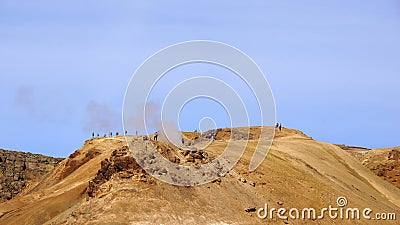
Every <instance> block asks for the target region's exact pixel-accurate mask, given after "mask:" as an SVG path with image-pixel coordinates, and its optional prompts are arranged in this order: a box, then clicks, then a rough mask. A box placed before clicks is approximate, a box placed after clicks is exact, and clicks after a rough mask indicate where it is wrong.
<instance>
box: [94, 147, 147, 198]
mask: <svg viewBox="0 0 400 225" xmlns="http://www.w3.org/2000/svg"><path fill="white" fill-rule="evenodd" d="M145 173H146V172H145V171H144V170H143V169H142V168H141V167H140V166H139V164H137V163H136V161H135V159H134V158H133V156H132V154H131V152H130V151H129V149H128V147H127V146H124V147H123V148H121V149H117V150H114V151H113V153H112V154H111V157H110V159H105V160H103V161H101V168H100V169H99V170H98V172H97V174H96V176H95V178H94V179H93V180H91V181H89V187H88V189H87V194H88V196H89V197H94V196H96V194H97V192H98V190H99V188H100V186H101V185H102V184H104V183H106V182H107V181H108V180H110V179H111V177H112V176H113V175H114V174H117V175H119V176H120V178H129V177H132V176H133V175H142V176H143V175H145Z"/></svg>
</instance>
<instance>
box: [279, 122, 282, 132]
mask: <svg viewBox="0 0 400 225" xmlns="http://www.w3.org/2000/svg"><path fill="white" fill-rule="evenodd" d="M279 131H282V124H281V123H280V124H279Z"/></svg>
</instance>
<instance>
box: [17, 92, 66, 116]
mask: <svg viewBox="0 0 400 225" xmlns="http://www.w3.org/2000/svg"><path fill="white" fill-rule="evenodd" d="M14 97H15V98H14V102H15V105H16V106H17V107H18V108H20V109H22V110H23V111H24V112H26V113H27V114H28V115H30V116H32V117H34V118H35V119H38V120H40V121H52V120H58V119H60V118H64V117H65V116H67V115H69V114H71V113H72V107H70V106H69V104H68V103H66V101H65V99H61V96H60V95H59V93H57V92H55V91H49V90H38V89H36V88H34V87H32V86H22V87H19V88H17V89H16V92H15V96H14Z"/></svg>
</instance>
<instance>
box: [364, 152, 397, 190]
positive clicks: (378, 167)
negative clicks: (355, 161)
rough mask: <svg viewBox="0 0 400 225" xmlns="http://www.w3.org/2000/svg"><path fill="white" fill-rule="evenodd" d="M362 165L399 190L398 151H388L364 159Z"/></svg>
mask: <svg viewBox="0 0 400 225" xmlns="http://www.w3.org/2000/svg"><path fill="white" fill-rule="evenodd" d="M368 156H369V155H368ZM363 164H364V165H365V166H367V167H368V168H369V169H370V170H372V172H374V173H375V174H376V175H377V176H379V177H381V178H382V179H384V180H386V181H388V182H389V183H392V184H393V185H394V186H396V187H398V188H400V149H399V148H397V149H389V150H387V151H382V152H379V153H378V154H376V155H373V156H369V157H368V158H366V159H364V161H363Z"/></svg>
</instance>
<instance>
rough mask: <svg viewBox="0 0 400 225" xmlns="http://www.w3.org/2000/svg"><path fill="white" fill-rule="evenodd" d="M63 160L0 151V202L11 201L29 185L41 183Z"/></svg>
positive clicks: (25, 153)
mask: <svg viewBox="0 0 400 225" xmlns="http://www.w3.org/2000/svg"><path fill="white" fill-rule="evenodd" d="M61 160H62V159H61V158H53V157H49V156H44V155H40V154H32V153H29V152H17V151H8V150H3V149H0V202H4V201H7V200H10V199H11V198H13V197H14V196H15V195H17V194H18V193H20V192H21V191H22V190H23V189H24V188H25V187H26V186H27V185H28V184H30V183H32V182H35V181H39V180H40V179H41V178H42V177H43V175H45V174H47V173H48V172H50V171H51V170H52V169H53V168H54V167H55V166H56V165H57V164H58V163H59V162H60V161H61Z"/></svg>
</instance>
